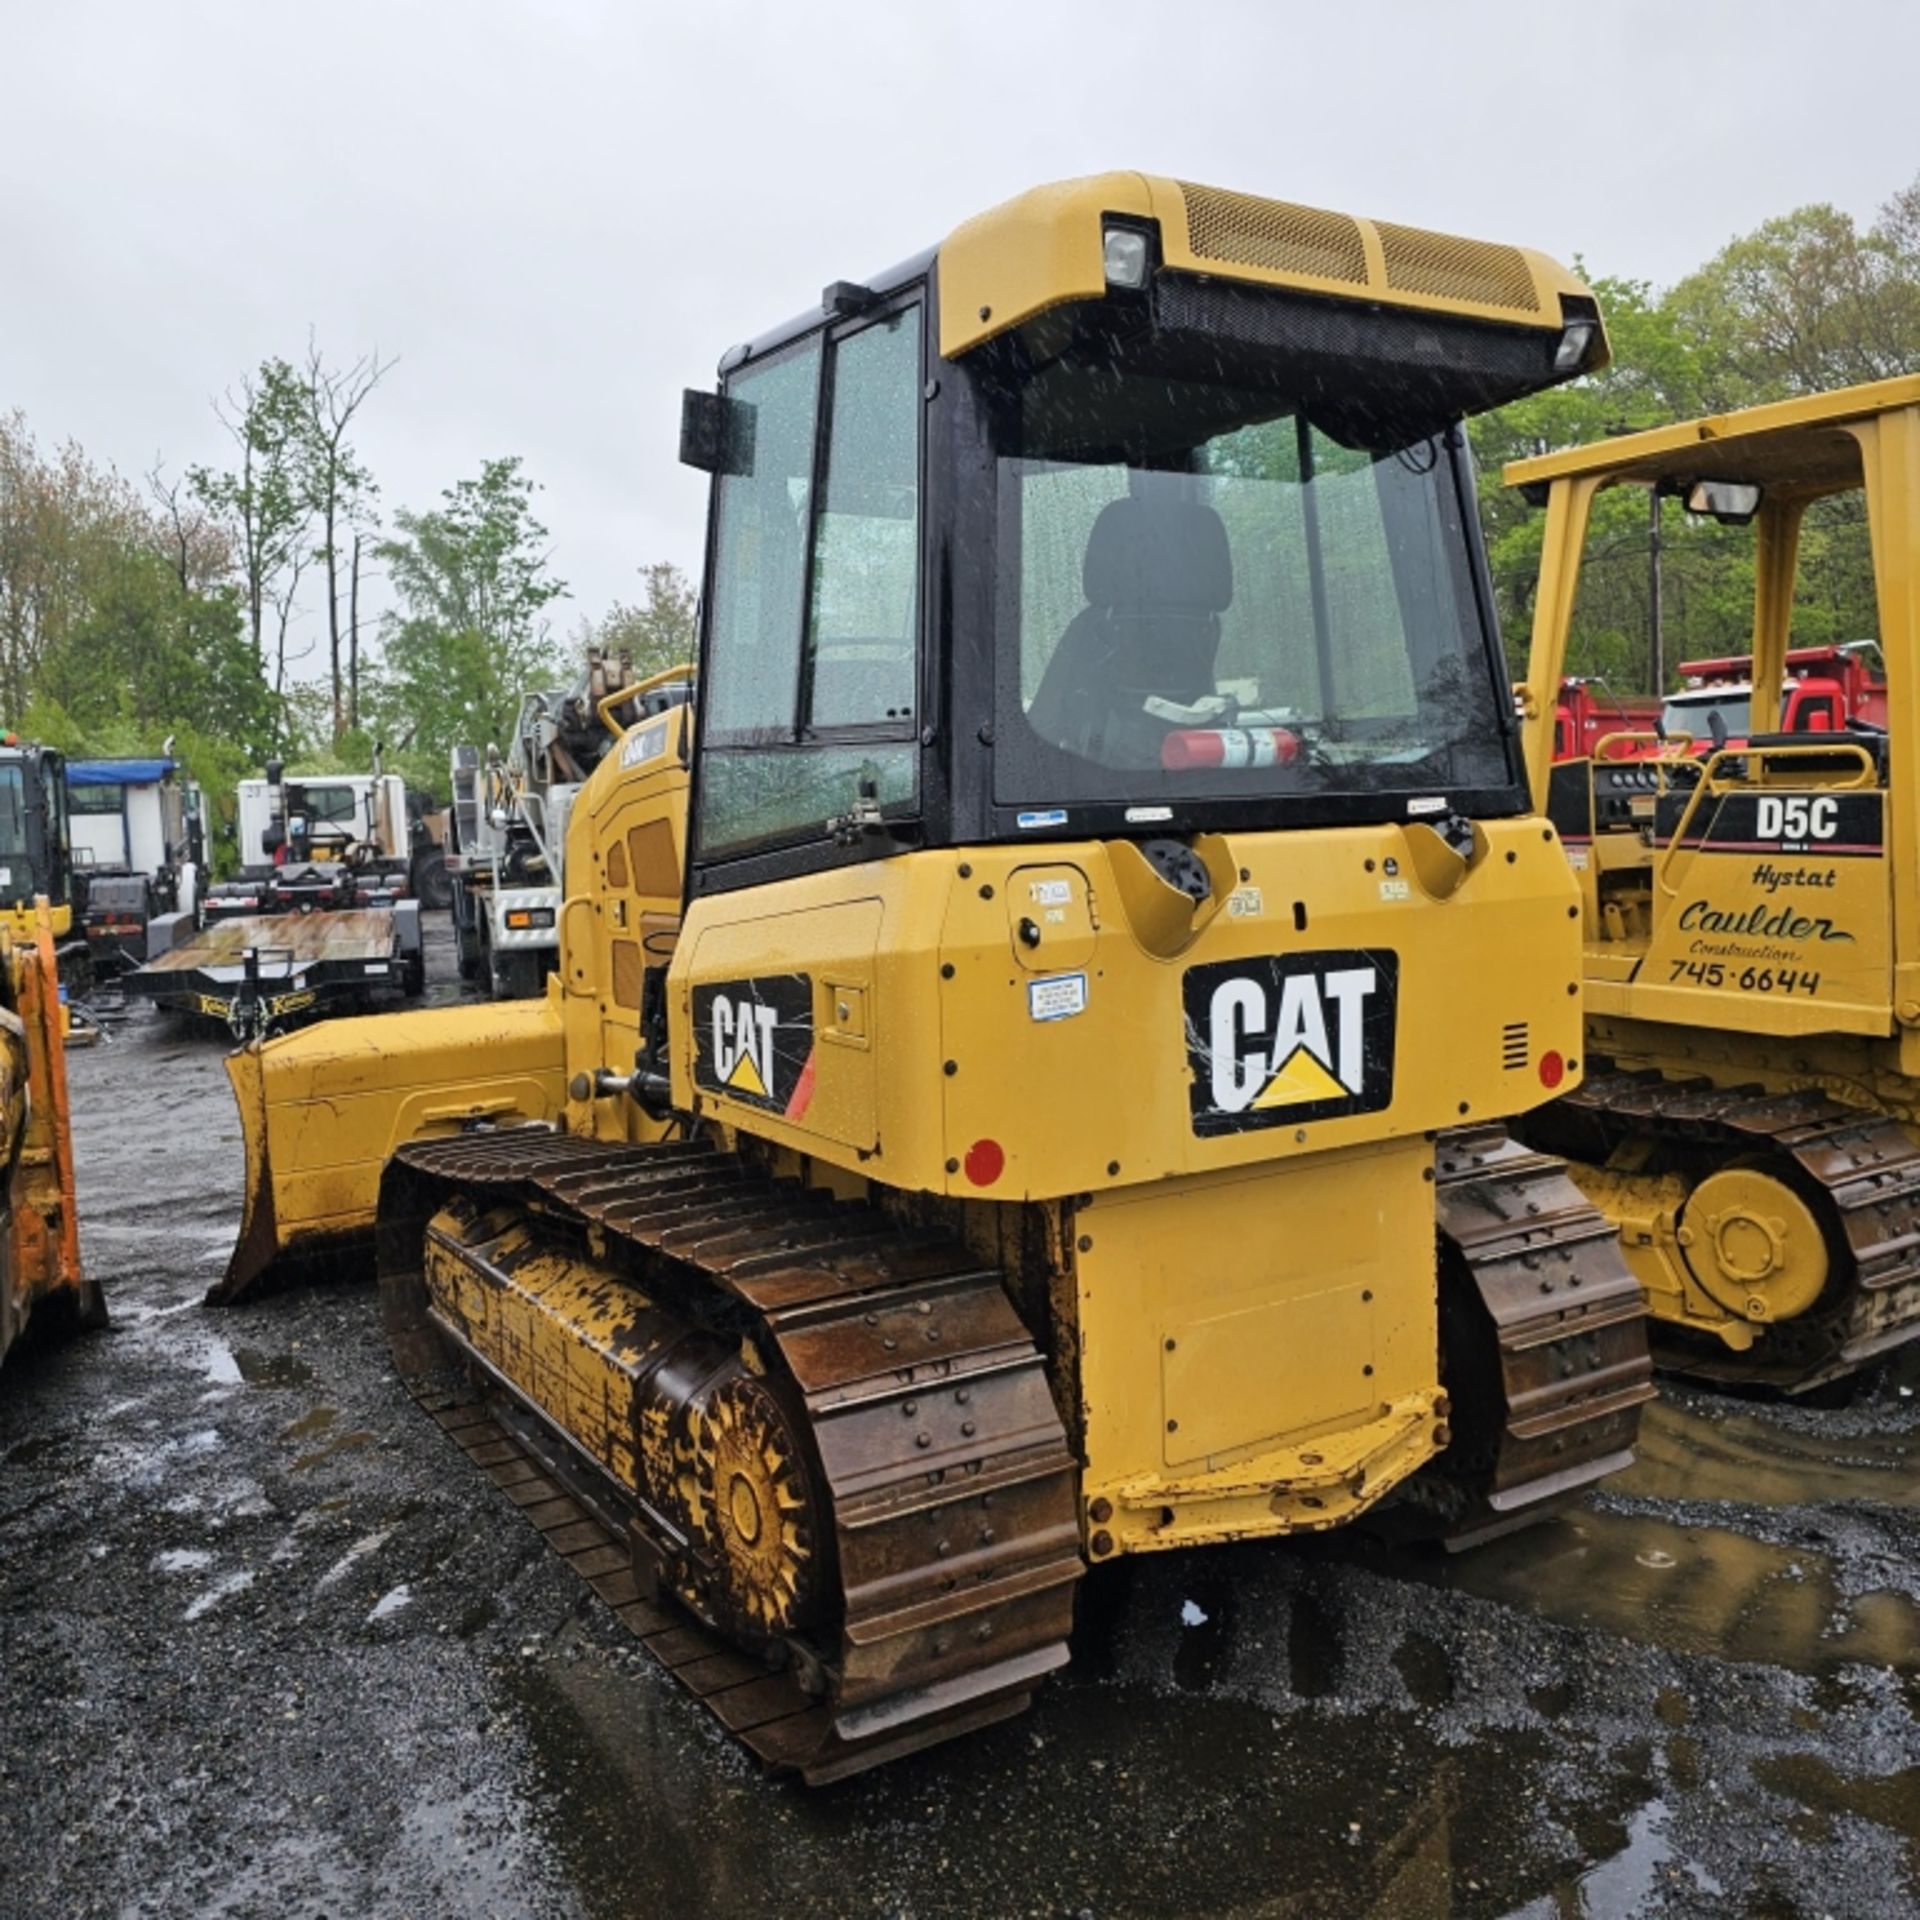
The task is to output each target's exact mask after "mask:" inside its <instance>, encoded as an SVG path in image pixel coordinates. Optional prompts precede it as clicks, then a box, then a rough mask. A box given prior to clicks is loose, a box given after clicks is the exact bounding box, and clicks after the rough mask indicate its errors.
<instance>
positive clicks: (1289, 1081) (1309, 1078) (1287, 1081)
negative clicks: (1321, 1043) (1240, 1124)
mask: <svg viewBox="0 0 1920 1920" xmlns="http://www.w3.org/2000/svg"><path fill="white" fill-rule="evenodd" d="M1343 1091H1344V1089H1343V1088H1342V1087H1341V1085H1340V1082H1339V1081H1338V1080H1336V1079H1335V1078H1334V1077H1333V1075H1332V1074H1330V1073H1329V1072H1328V1071H1327V1069H1326V1068H1325V1067H1323V1066H1322V1065H1321V1064H1320V1062H1319V1061H1318V1060H1316V1059H1315V1058H1314V1057H1313V1055H1312V1054H1310V1053H1309V1052H1308V1051H1307V1050H1306V1048H1305V1047H1295V1048H1294V1050H1293V1052H1292V1053H1290V1054H1289V1055H1288V1056H1287V1060H1286V1064H1285V1065H1284V1066H1282V1067H1281V1069H1280V1071H1279V1072H1278V1073H1276V1074H1275V1075H1274V1076H1273V1078H1272V1079H1271V1080H1269V1081H1268V1082H1267V1084H1266V1087H1265V1089H1264V1090H1263V1091H1262V1092H1261V1093H1260V1094H1259V1096H1258V1097H1257V1098H1256V1099H1255V1100H1254V1103H1253V1104H1254V1107H1255V1109H1256V1110H1258V1111H1264V1112H1271V1111H1272V1110H1273V1109H1274V1108H1276V1107H1297V1106H1299V1105H1301V1104H1302V1102H1304V1101H1308V1100H1327V1099H1333V1100H1337V1099H1339V1097H1340V1095H1341V1093H1342V1092H1343Z"/></svg>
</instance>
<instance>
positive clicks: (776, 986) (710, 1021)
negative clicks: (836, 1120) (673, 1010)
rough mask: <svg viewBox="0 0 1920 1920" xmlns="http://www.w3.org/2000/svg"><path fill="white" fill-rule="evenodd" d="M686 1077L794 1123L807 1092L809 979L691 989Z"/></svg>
mask: <svg viewBox="0 0 1920 1920" xmlns="http://www.w3.org/2000/svg"><path fill="white" fill-rule="evenodd" d="M693 1077H694V1080H695V1082H696V1084H698V1085H699V1086H701V1087H704V1088H705V1089H706V1090H707V1091H708V1092H709V1093H724V1094H726V1095H727V1096H728V1097H729V1098H730V1099H734V1100H744V1101H745V1102H746V1103H747V1104H748V1105H749V1106H754V1107H761V1108H764V1109H765V1110H766V1111H767V1112H769V1113H778V1114H782V1115H784V1116H785V1117H786V1118H787V1119H789V1120H798V1119H800V1118H802V1117H803V1116H804V1114H805V1113H806V1110H807V1102H808V1100H809V1099H810V1098H811V1096H812V1093H813V981H812V978H811V977H810V976H809V975H807V974H804V973H776V974H763V975H762V976H760V977H759V978H758V979H753V980H723V981H720V982H718V983H716V984H714V985H712V986H696V987H695V988H694V990H693Z"/></svg>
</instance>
